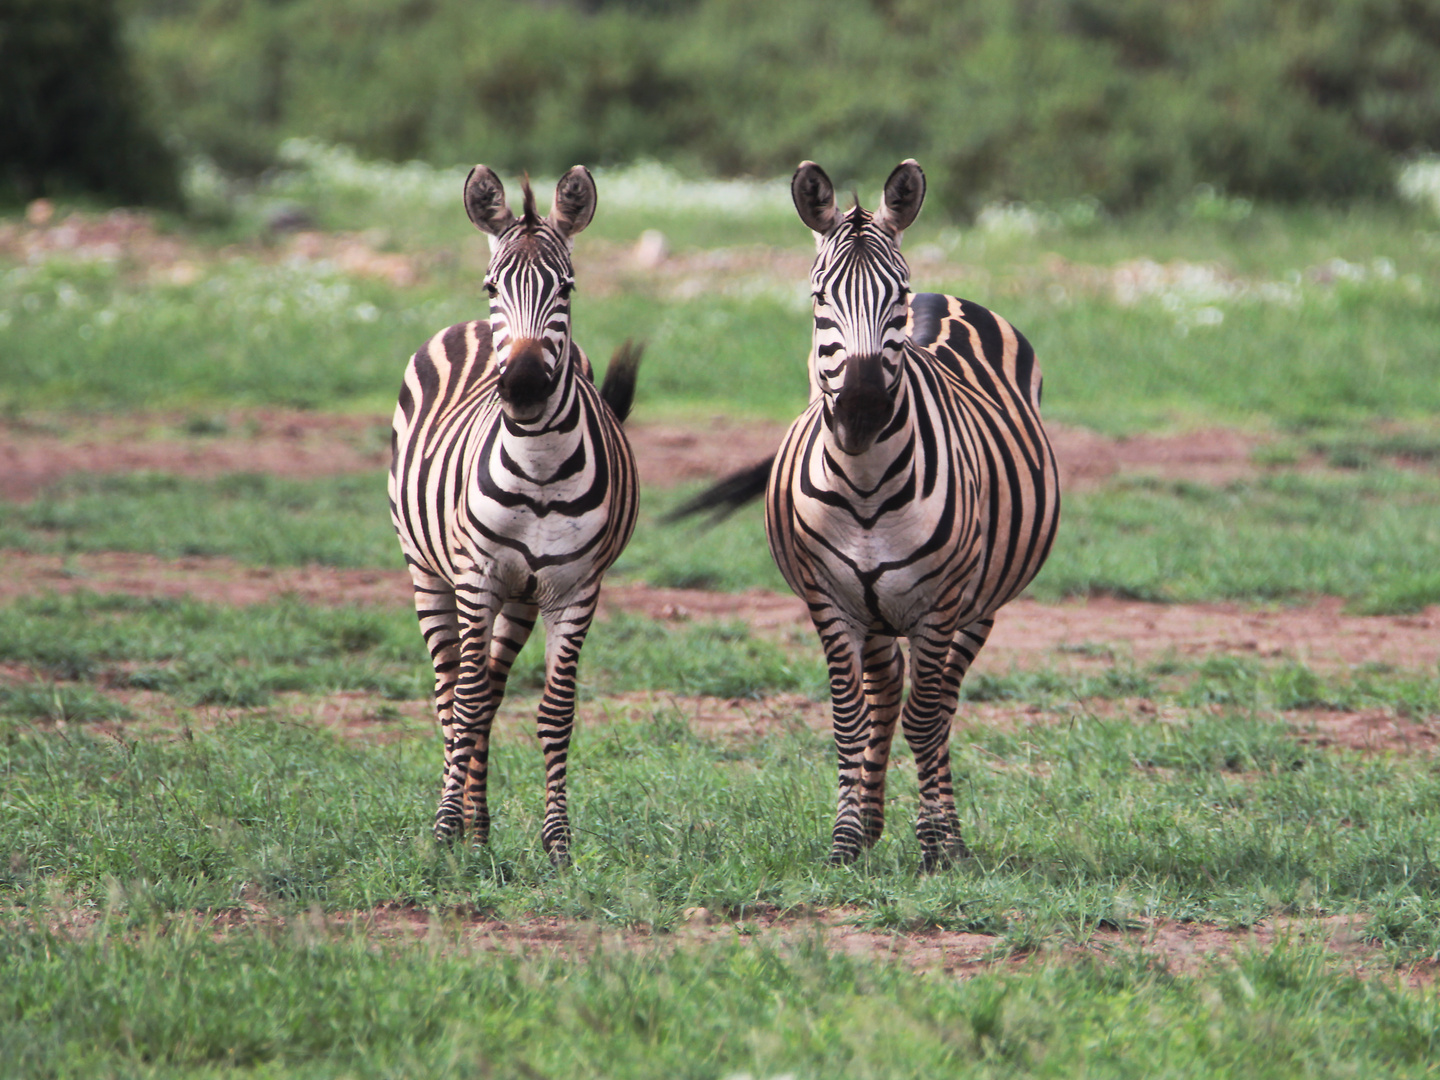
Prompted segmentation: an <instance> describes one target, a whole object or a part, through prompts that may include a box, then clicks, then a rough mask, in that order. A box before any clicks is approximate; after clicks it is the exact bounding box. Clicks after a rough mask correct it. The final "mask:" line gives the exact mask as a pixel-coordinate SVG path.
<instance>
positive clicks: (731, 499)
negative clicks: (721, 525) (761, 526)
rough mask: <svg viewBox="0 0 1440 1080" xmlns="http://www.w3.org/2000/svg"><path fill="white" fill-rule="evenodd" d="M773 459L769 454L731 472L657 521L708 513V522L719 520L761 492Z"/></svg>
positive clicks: (767, 478)
mask: <svg viewBox="0 0 1440 1080" xmlns="http://www.w3.org/2000/svg"><path fill="white" fill-rule="evenodd" d="M774 461H775V455H774V454H771V455H770V456H769V457H768V458H766V459H765V460H764V461H757V462H756V463H755V464H754V465H750V466H748V467H746V468H744V469H741V470H740V471H739V472H733V473H731V474H730V475H729V476H727V477H725V478H724V479H722V480H718V481H716V482H715V483H714V484H711V485H710V486H709V487H708V488H706V489H705V490H704V491H702V492H700V494H698V495H696V496H694V497H693V498H690V499H687V500H686V501H685V502H683V503H681V504H680V505H679V506H677V507H676V508H675V509H674V510H671V511H670V512H669V513H668V514H666V515H665V516H664V517H663V518H662V519H661V520H662V521H664V522H665V523H666V524H667V525H673V524H674V523H675V522H677V521H682V520H684V519H685V518H687V517H693V516H694V515H696V514H703V513H706V512H709V513H710V522H709V523H710V524H711V525H714V524H717V523H718V522H721V521H723V520H724V519H725V518H727V517H729V516H730V515H731V514H733V513H734V512H735V511H736V510H739V509H740V507H742V506H744V505H745V504H746V503H748V502H752V501H754V500H755V499H758V498H760V496H762V495H764V494H765V486H766V485H767V484H768V483H769V482H770V466H771V465H772V464H773V463H774Z"/></svg>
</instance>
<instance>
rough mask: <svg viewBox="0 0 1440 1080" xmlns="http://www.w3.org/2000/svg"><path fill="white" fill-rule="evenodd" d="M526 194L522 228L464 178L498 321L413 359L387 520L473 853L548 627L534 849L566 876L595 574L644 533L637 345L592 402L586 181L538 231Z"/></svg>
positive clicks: (560, 198)
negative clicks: (509, 702) (579, 324)
mask: <svg viewBox="0 0 1440 1080" xmlns="http://www.w3.org/2000/svg"><path fill="white" fill-rule="evenodd" d="M522 191H523V198H524V209H523V211H522V213H521V215H520V216H519V217H518V218H517V217H516V216H515V215H514V214H513V213H512V212H511V211H510V209H509V207H508V206H507V205H506V201H505V189H504V186H503V185H502V184H501V182H500V179H499V177H497V176H496V175H495V173H494V172H493V171H491V170H490V169H489V168H487V167H485V166H484V165H477V166H475V168H473V169H472V170H470V174H469V176H468V177H467V178H466V180H465V188H464V202H465V210H466V213H467V214H468V216H469V218H470V220H471V221H472V222H473V223H474V224H475V226H476V227H477V228H479V229H480V231H481V232H483V233H485V234H486V235H487V236H488V237H489V242H490V249H491V256H490V264H489V269H488V271H487V273H486V276H485V289H486V291H487V292H488V293H489V295H490V318H489V319H488V320H485V319H477V320H473V321H471V322H464V323H459V324H457V325H455V326H451V327H449V328H448V329H445V330H442V331H440V332H439V333H438V334H436V335H434V336H433V337H432V338H431V339H430V340H429V341H428V342H426V343H425V344H424V345H423V346H421V348H420V350H419V351H418V352H416V353H415V355H414V356H413V357H411V359H410V363H409V365H408V367H407V368H406V370H405V378H404V383H403V385H402V388H401V390H400V398H399V402H398V404H397V405H396V408H395V418H394V424H393V430H392V437H391V451H392V458H391V466H390V481H389V494H390V514H391V519H392V521H393V522H394V525H395V531H396V533H397V535H398V536H399V538H400V547H401V551H402V552H403V554H404V556H405V562H406V565H407V566H408V568H409V571H410V578H411V581H412V583H413V585H414V588H415V611H416V614H417V616H418V618H419V621H420V630H421V633H422V635H423V636H424V639H425V641H426V644H427V645H428V646H429V650H430V658H431V661H432V663H433V666H434V668H435V691H434V701H435V712H436V715H437V717H438V719H439V721H440V728H441V731H442V733H443V735H444V744H445V765H444V770H443V772H442V776H441V792H440V803H439V808H438V809H437V811H436V813H435V826H434V832H435V837H436V839H437V840H441V841H448V840H451V839H453V838H454V837H455V836H456V835H458V834H459V833H461V832H462V831H463V829H464V827H465V824H466V819H467V818H473V839H474V842H475V843H476V844H485V843H488V841H489V836H490V812H489V808H488V804H487V801H486V775H487V770H488V765H489V754H490V727H491V721H492V720H493V719H494V717H495V712H496V710H497V709H498V708H499V705H500V701H501V698H502V697H503V695H504V693H505V684H506V680H507V679H508V677H509V674H510V669H511V665H512V664H513V663H514V661H515V657H516V655H517V654H518V653H519V652H520V650H521V648H522V647H523V646H524V644H525V642H526V640H527V639H528V638H529V636H530V632H531V631H532V630H533V629H534V627H535V622H536V618H537V615H538V617H539V618H541V619H543V620H544V624H545V690H544V694H543V696H542V698H541V701H540V706H539V712H538V716H537V721H536V723H537V731H538V734H539V739H540V744H541V748H542V750H543V752H544V757H545V817H544V823H543V826H542V829H541V842H542V844H543V846H544V849H545V851H546V853H547V854H548V855H549V856H550V857H551V859H552V860H554V861H555V862H556V863H564V862H566V861H568V859H569V851H570V824H569V815H568V812H567V803H566V789H565V779H566V763H567V757H568V753H569V746H570V736H571V732H572V730H573V728H574V721H575V673H576V666H577V662H578V660H579V655H580V649H581V645H582V644H583V643H584V640H585V635H586V632H587V631H588V630H589V628H590V623H591V620H592V619H593V617H594V615H595V607H596V602H597V600H598V598H599V591H600V579H601V576H602V575H603V574H604V573H605V571H606V570H607V569H609V567H610V565H611V564H612V563H614V561H615V559H616V558H617V557H618V556H619V554H620V552H621V550H622V549H623V548H624V547H625V545H626V543H627V542H628V541H629V539H630V534H631V533H632V532H633V531H634V527H635V515H636V509H637V485H636V473H635V459H634V457H633V456H632V454H631V452H630V445H629V443H628V442H627V441H626V438H625V435H624V433H623V432H622V430H621V426H620V425H621V422H622V421H623V420H624V419H625V418H626V416H627V415H628V413H629V411H630V406H631V403H632V401H633V397H634V388H635V373H636V368H637V366H638V364H639V361H640V354H641V352H642V351H643V347H636V346H633V345H632V344H631V343H630V342H628V341H627V342H626V343H625V344H624V345H623V346H622V347H621V348H620V349H619V350H617V352H616V354H615V356H614V358H612V360H611V363H610V366H609V369H608V370H607V372H606V377H605V382H604V385H603V386H602V387H601V389H600V390H599V391H597V390H596V389H595V386H594V384H593V372H592V370H591V367H590V361H589V360H588V358H587V357H586V355H585V353H584V352H583V351H582V350H581V349H580V347H579V346H578V345H576V344H575V343H574V341H573V340H572V338H571V328H570V298H571V293H572V291H573V290H574V288H575V276H574V271H573V269H572V265H571V258H570V256H571V250H572V247H573V244H574V237H575V235H576V234H577V233H579V232H580V231H581V230H582V229H584V228H585V227H586V226H587V225H588V224H589V223H590V220H591V218H592V217H593V216H594V213H595V203H596V191H595V181H594V179H593V178H592V177H591V175H590V173H589V171H588V170H587V169H585V168H584V167H583V166H578V165H577V166H576V167H575V168H573V169H571V170H570V171H569V172H567V173H566V174H565V175H564V176H563V177H561V179H560V182H559V183H558V184H557V185H556V188H555V201H554V205H553V208H552V210H551V212H550V215H549V216H548V217H545V218H541V217H540V216H539V214H538V213H537V212H536V210H535V193H534V192H533V191H532V190H531V187H530V181H529V177H528V176H527V177H526V178H525V180H524V182H523V187H522Z"/></svg>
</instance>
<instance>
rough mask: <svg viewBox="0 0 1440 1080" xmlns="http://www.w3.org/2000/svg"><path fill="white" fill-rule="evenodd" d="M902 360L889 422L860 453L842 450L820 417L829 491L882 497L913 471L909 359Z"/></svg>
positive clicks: (848, 496) (855, 495)
mask: <svg viewBox="0 0 1440 1080" xmlns="http://www.w3.org/2000/svg"><path fill="white" fill-rule="evenodd" d="M901 363H902V365H904V367H903V368H902V372H901V376H900V382H899V384H898V386H897V387H896V391H895V406H894V411H893V412H892V413H891V416H890V421H889V423H888V424H886V426H885V428H884V429H883V430H882V431H881V432H880V434H879V435H878V436H877V437H876V439H875V442H874V443H873V444H872V445H871V446H870V448H869V449H868V450H866V451H865V452H864V453H863V454H847V453H845V452H844V451H843V450H841V449H840V446H839V443H838V442H837V441H836V437H835V432H834V430H833V429H832V427H831V425H830V423H829V420H828V418H824V419H822V423H821V428H822V431H823V434H822V436H821V438H822V440H823V442H824V448H825V454H824V464H825V471H826V473H827V474H828V475H829V476H830V477H831V479H832V481H833V483H834V485H835V486H834V488H833V489H832V490H834V491H836V492H839V493H842V494H843V495H845V496H846V497H847V498H859V499H862V500H864V499H873V498H879V499H882V500H883V499H885V498H887V497H888V493H890V492H892V491H893V490H894V489H895V488H897V487H900V486H903V485H904V484H905V482H906V481H907V479H908V477H909V476H910V475H911V474H912V473H913V472H914V469H915V464H916V442H915V423H914V413H913V409H912V405H913V396H912V393H911V387H910V378H911V372H910V370H909V358H908V357H907V358H905V359H904V360H902V361H901Z"/></svg>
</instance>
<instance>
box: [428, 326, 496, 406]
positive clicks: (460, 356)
mask: <svg viewBox="0 0 1440 1080" xmlns="http://www.w3.org/2000/svg"><path fill="white" fill-rule="evenodd" d="M494 359H495V350H494V348H493V347H492V344H491V339H490V322H489V320H487V319H471V320H470V321H469V322H462V323H456V324H455V325H454V326H447V327H446V328H445V329H444V330H441V331H440V332H439V333H436V334H433V335H432V336H431V337H430V340H429V341H427V342H426V343H425V344H424V345H422V346H420V348H419V349H417V350H416V351H415V355H414V356H412V357H411V358H410V370H411V372H412V373H413V375H414V378H415V382H416V385H417V388H418V389H419V391H420V393H421V394H422V395H423V396H425V397H434V396H436V395H440V396H445V397H450V396H453V395H454V394H455V393H457V392H460V393H463V392H465V391H466V390H469V389H471V388H472V387H474V386H476V385H478V384H480V383H482V382H484V381H485V380H486V379H487V378H488V379H493V378H494V372H493V371H492V370H491V369H492V367H493V365H494Z"/></svg>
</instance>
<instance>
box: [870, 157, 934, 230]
mask: <svg viewBox="0 0 1440 1080" xmlns="http://www.w3.org/2000/svg"><path fill="white" fill-rule="evenodd" d="M924 201H925V173H924V172H923V171H921V169H920V165H919V163H917V162H916V160H915V159H914V158H906V159H905V160H904V161H902V162H901V163H900V164H899V165H896V166H895V171H894V172H892V173H891V174H890V179H888V180H886V181H885V199H884V202H883V203H882V204H881V206H880V209H879V210H877V211H876V212H875V223H876V224H877V225H880V226H882V227H884V228H885V229H888V230H889V231H890V232H891V233H893V234H894V235H895V236H896V237H898V236H899V235H900V234H901V233H903V232H904V231H905V230H906V229H908V228H909V227H910V226H911V224H912V223H913V222H914V221H915V219H916V218H917V217H918V216H919V215H920V204H921V203H923V202H924Z"/></svg>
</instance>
